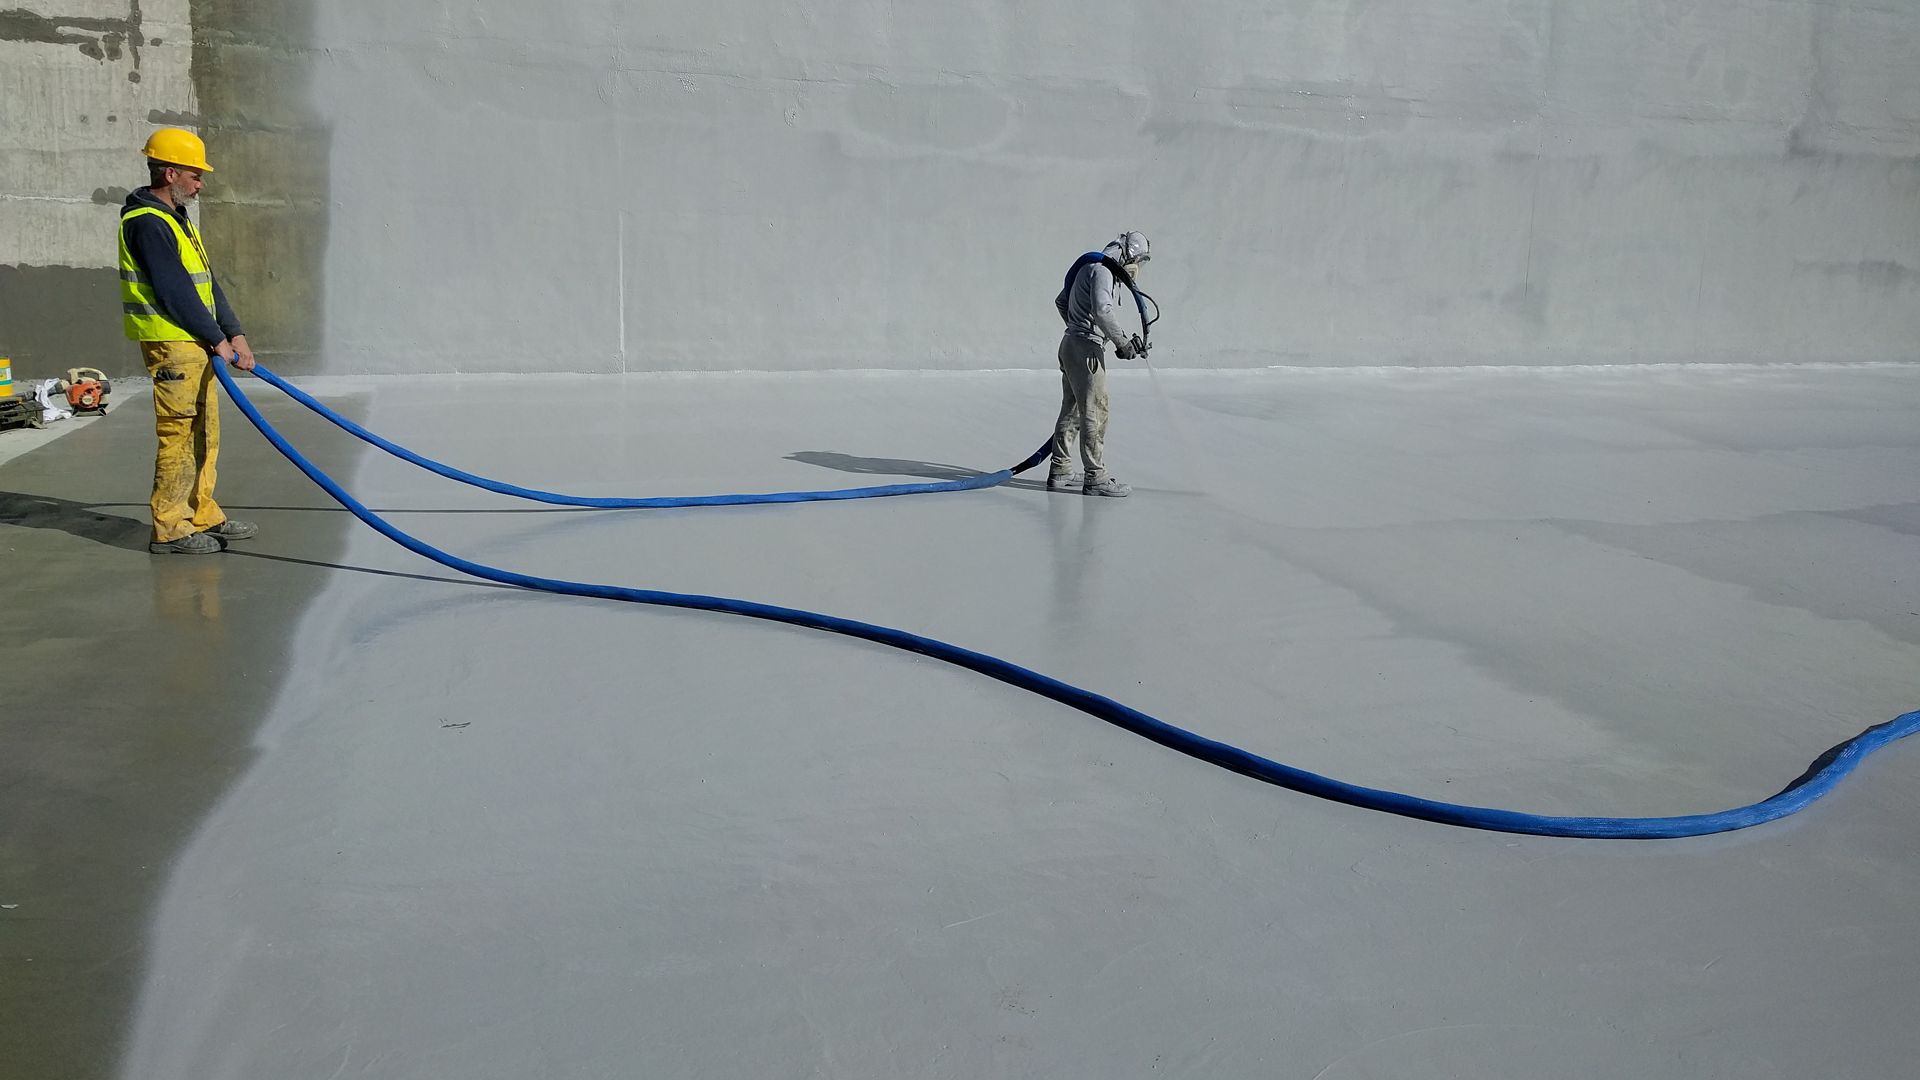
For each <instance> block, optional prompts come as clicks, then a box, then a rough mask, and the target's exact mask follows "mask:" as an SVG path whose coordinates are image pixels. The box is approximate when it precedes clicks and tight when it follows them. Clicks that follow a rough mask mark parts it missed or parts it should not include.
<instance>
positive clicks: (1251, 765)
mask: <svg viewBox="0 0 1920 1080" xmlns="http://www.w3.org/2000/svg"><path fill="white" fill-rule="evenodd" d="M213 366H214V370H215V372H216V373H217V374H218V375H219V378H220V383H221V385H222V386H224V387H226V390H227V393H228V394H229V395H231V396H232V398H233V401H234V404H235V405H237V406H239V408H240V411H241V412H242V413H244V414H246V417H247V419H248V420H250V421H252V422H253V426H254V427H256V428H258V429H259V430H260V434H262V435H264V436H266V438H267V441H268V442H271V443H272V444H273V445H274V447H275V448H276V449H278V450H279V451H280V452H281V453H282V454H285V455H286V457H287V460H289V461H291V462H293V464H294V465H295V466H296V467H297V468H299V470H300V471H301V472H303V473H305V474H307V478H308V479H310V480H312V481H313V482H314V483H316V484H318V485H320V487H321V489H322V490H324V491H325V492H326V493H327V494H328V495H331V496H333V498H334V500H335V501H336V502H338V503H339V504H340V505H341V506H343V507H345V508H346V509H347V510H348V511H349V512H351V513H352V514H353V516H355V517H357V518H359V519H360V520H361V521H364V522H366V523H367V524H368V525H369V526H371V527H372V528H373V529H374V530H375V531H376V532H378V533H380V534H381V535H382V536H385V537H386V538H387V539H389V540H392V541H393V542H394V543H396V544H399V545H400V546H401V547H403V548H406V549H407V550H408V551H411V552H413V553H415V554H416V555H420V556H423V557H425V558H428V559H431V560H433V561H434V562H437V563H439V564H440V565H442V566H445V567H448V568H450V569H453V570H458V571H460V572H461V573H463V574H468V575H471V576H473V577H477V578H481V579H483V580H486V581H494V582H499V583H501V584H503V585H515V586H519V587H521V588H526V589H535V590H539V591H542V592H551V593H559V594H562V595H565V596H585V597H591V598H594V599H599V600H621V601H625V602H628V603H635V604H654V605H659V606H664V607H678V608H692V609H695V610H699V611H717V612H723V613H726V614H730V615H742V616H746V617H748V618H753V619H766V620H769V621H772V622H781V623H789V624H791V625H794V626H804V627H809V628H812V629H815V630H825V631H828V632H829V633H835V634H844V635H846V636H848V637H855V638H861V639H864V640H866V641H872V642H877V643H878V644H881V645H890V646H893V647H894V648H897V649H904V650H906V651H908V652H914V653H919V654H921V655H923V656H930V657H933V658H934V659H936V660H944V661H946V662H947V663H949V664H954V665H956V666H958V667H963V668H966V669H968V670H969V671H977V672H979V673H980V674H982V675H986V676H988V677H989V678H993V679H998V680H999V681H1001V682H1004V683H1007V684H1008V685H1011V686H1017V687H1019V688H1020V689H1022V690H1027V691H1030V692H1032V693H1035V694H1038V695H1040V696H1041V697H1045V698H1050V699H1052V700H1054V701H1057V702H1060V703H1061V704H1063V705H1068V706H1071V707H1073V708H1075V709H1079V710H1080V711H1081V712H1084V713H1086V714H1088V715H1089V716H1093V717H1097V718H1098V719H1101V720H1105V721H1107V722H1108V723H1110V724H1114V725H1116V726H1118V727H1121V728H1125V729H1126V730H1128V731H1131V732H1133V733H1134V734H1136V735H1140V736H1142V737H1144V738H1147V739H1151V740H1153V741H1154V742H1157V743H1159V744H1161V745H1162V746H1166V747H1169V748H1171V749H1174V750H1178V751H1180V752H1181V753H1183V754H1188V755H1191V756H1193V757H1196V758H1199V759H1200V760H1201V761H1206V762H1210V763H1212V764H1214V765H1218V766H1220V767H1221V768H1223V769H1230V770H1232V771H1233V772H1237V773H1240V774H1242V775H1245V776H1250V777H1253V778H1254V779H1256V780H1264V781H1266V782H1267V783H1269V784H1275V785H1277V786H1279V787H1284V788H1288V789H1290V790H1293V791H1298V792H1302V793H1304V794H1307V795H1313V796H1316V797H1319V798H1323V799H1330V800H1332V801H1334V802H1340V803H1346V804H1348V805H1350V806H1357V807H1361V808H1364V809H1369V810H1379V811H1382V812H1385V813H1389V814H1398V815H1401V816H1403V817H1411V818H1419V819H1422V820H1425V821H1434V822H1439V823H1440V824H1443V825H1458V826H1462V827H1465V828H1471V829H1486V830H1489V831H1493V832H1508V833H1529V834H1533V835H1537V836H1565V837H1578V838H1590V839H1613V840H1650V839H1662V838H1671V837H1680V836H1701V835H1705V834H1708V833H1718V832H1730V831H1732V830H1735V829H1745V828H1750V827H1752V826H1754V825H1759V824H1762V823H1764V822H1768V821H1773V820H1775V819H1777V818H1782V817H1786V816H1787V815H1789V814H1793V813H1797V812H1798V811H1800V810H1803V809H1805V808H1806V807H1807V806H1809V805H1811V804H1812V803H1813V802H1814V801H1815V800H1817V799H1819V798H1820V797H1821V796H1823V795H1825V794H1826V793H1827V792H1829V791H1832V790H1833V789H1834V787H1835V786H1836V785H1838V784H1839V783H1840V781H1841V780H1843V779H1845V778H1846V776H1847V775H1848V774H1849V773H1851V772H1852V771H1853V770H1854V768H1855V767H1856V766H1858V765H1859V764H1860V762H1861V761H1862V760H1864V759H1865V758H1866V757H1867V755H1868V754H1871V753H1873V752H1874V751H1875V750H1878V749H1879V748H1880V747H1882V746H1885V745H1887V744H1888V743H1891V742H1893V741H1895V740H1896V739H1901V738H1905V737H1906V736H1908V735H1911V734H1913V733H1914V732H1915V731H1916V730H1920V711H1915V712H1910V713H1906V714H1904V715H1902V716H1899V717H1896V718H1895V719H1893V720H1890V721H1888V722H1886V723H1884V724H1879V725H1876V726H1874V727H1871V728H1868V729H1867V730H1866V731H1863V732H1861V733H1860V734H1858V735H1856V736H1854V737H1853V738H1851V739H1848V740H1847V741H1846V742H1844V743H1841V744H1840V745H1839V746H1836V747H1834V748H1833V749H1832V750H1830V751H1828V752H1827V753H1826V754H1824V755H1822V756H1821V758H1820V759H1819V760H1818V761H1816V762H1815V763H1814V767H1812V768H1809V769H1808V770H1807V771H1806V772H1805V773H1803V774H1802V775H1801V776H1800V777H1799V778H1798V779H1796V780H1795V781H1794V782H1793V783H1791V784H1789V785H1787V787H1786V789H1785V790H1783V791H1781V792H1780V793H1779V794H1777V795H1775V796H1773V797H1772V798H1769V799H1764V800H1762V801H1760V802H1757V803H1753V804H1751V805H1748V806H1740V807H1735V808H1734V809H1731V810H1722V811H1720V812H1718V813H1713V814H1688V815H1681V816H1677V817H1645V818H1627V817H1557V816H1550V815H1545V814H1526V813H1520V812H1518V811H1514V810H1496V809H1492V808H1489V807H1480V806H1462V805H1459V804H1456V803H1445V802H1436V801H1434V800H1432V799H1422V798H1418V797H1416V796H1413V795H1403V794H1400V793H1398V792H1393V791H1381V790H1378V789H1375V788H1367V787H1360V786H1359V785H1356V784H1349V783H1345V782H1344V781H1340V780H1335V779H1332V778H1331V777H1326V776H1321V775H1319V774H1317V773H1311V772H1308V771H1306V770H1304V769H1297V768H1294V767H1293V766H1291V765H1284V764H1282V763H1280V762H1278V761H1273V760H1271V759H1269V758H1264V757H1261V756H1260V755H1258V754H1254V753H1250V752H1248V751H1246V750H1242V749H1240V748H1238V747H1235V746H1229V745H1227V744H1226V743H1221V742H1215V741H1213V740H1212V739H1208V738H1205V737H1203V736H1200V735H1196V734H1194V733H1193V732H1191V731H1187V730H1184V729H1182V728H1177V727H1174V726H1173V725H1172V724H1169V723H1166V722H1165V721H1162V720H1158V719H1155V718H1154V717H1152V716H1148V715H1147V714H1146V713H1143V712H1141V711H1139V710H1138V709H1134V708H1130V707H1128V706H1126V705H1122V704H1121V703H1119V702H1117V701H1114V700H1113V699H1111V698H1107V697H1102V696H1101V695H1099V694H1095V693H1093V692H1091V691H1088V690H1082V689H1080V688H1079V687H1076V686H1069V685H1068V684H1066V683H1063V682H1061V681H1059V680H1058V679H1053V678H1049V677H1048V676H1045V675H1042V674H1040V673H1039V672H1036V671H1030V670H1028V669H1027V668H1023V667H1021V666H1019V665H1018V664H1014V663H1010V662H1008V661H1006V660H1001V659H999V658H997V657H993V656H988V655H987V654H985V653H980V652H975V651H973V650H972V649H965V648H962V647H960V646H958V645H949V644H947V643H946V642H943V641H936V640H934V639H933V638H927V637H921V636H920V635H918V634H912V633H908V632H907V631H905V630H895V629H892V628H890V627H885V626H876V625H874V624H872V623H864V622H857V621H855V620H852V619H842V618H838V617H835V616H832V615H823V614H819V613H817V612H812V611H802V610H799V609H797V608H787V607H776V606H774V605H771V604H759V603H754V602H753V601H751V600H735V599H730V598H728V597H724V596H701V595H698V594H693V593H672V592H659V591H656V590H652V589H630V588H624V587H622V586H618V585H594V584H589V583H586V582H580V581H563V580H559V579H556V578H543V577H534V576H531V575H528V574H517V573H514V572H512V571H510V570H501V569H499V568H497V567H492V566H486V565H484V564H481V563H476V562H472V561H470V560H467V559H463V558H460V557H459V556H457V555H451V554H448V553H447V552H444V551H441V550H440V549H438V548H436V547H434V546H432V545H431V544H428V543H426V542H425V541H423V540H420V539H418V538H416V537H414V536H412V535H410V534H408V533H406V532H403V531H401V530H400V529H399V528H397V527H396V526H394V525H393V524H392V523H391V522H389V521H387V520H386V519H385V518H383V517H381V516H380V515H378V514H376V513H374V512H373V511H372V510H369V509H367V507H366V506H365V505H363V504H362V503H361V502H360V501H359V500H357V499H355V498H354V497H353V496H352V495H349V494H348V493H347V492H346V490H345V489H344V488H342V487H341V486H340V485H339V484H338V483H337V482H336V481H335V480H334V479H333V478H332V477H330V476H328V475H327V474H326V473H324V472H321V471H320V469H319V468H318V467H317V466H315V465H314V464H313V462H311V461H309V460H307V458H306V456H305V455H303V454H301V453H300V451H298V450H296V449H294V447H293V445H292V444H291V443H289V442H288V441H287V439H286V437H285V436H284V435H282V434H281V433H280V432H279V431H278V430H277V429H276V428H274V426H273V425H272V424H269V423H268V422H267V420H266V418H265V417H263V416H261V415H260V411H259V409H258V408H256V407H255V406H254V404H253V402H252V401H251V400H250V399H248V397H247V396H246V394H244V393H242V392H241V390H240V388H239V386H237V385H236V384H235V383H234V381H233V376H232V375H230V374H228V372H227V369H226V365H224V364H219V363H216V364H214V365H213ZM254 370H255V373H256V374H258V375H259V376H260V377H261V378H263V379H265V380H266V381H268V382H270V383H272V384H273V385H275V386H278V387H280V388H281V389H283V390H286V391H287V392H289V393H291V394H293V395H294V397H295V398H296V399H298V400H300V401H301V403H302V404H305V405H307V406H308V407H309V408H312V409H314V410H315V411H317V412H319V413H320V414H321V415H323V416H326V417H327V418H328V419H330V420H332V421H333V422H334V423H336V424H340V425H341V426H342V427H345V428H347V430H349V431H355V433H356V434H360V435H361V437H362V438H365V439H367V441H369V442H372V443H373V444H374V445H376V446H380V447H382V448H383V449H387V450H390V451H392V452H394V453H396V454H399V455H400V456H402V457H406V458H407V459H408V460H410V461H414V462H415V463H416V464H422V463H424V462H425V461H426V459H424V458H419V457H418V456H417V455H412V454H410V453H408V452H406V451H404V450H402V449H401V448H399V447H397V446H394V445H393V444H391V443H388V442H386V441H385V440H384V439H379V438H378V436H374V435H373V434H372V433H371V432H364V433H363V432H362V430H361V429H358V428H357V425H353V424H352V422H351V421H348V420H346V419H345V418H343V417H340V416H338V415H337V414H334V413H333V411H332V410H331V409H328V408H327V407H326V406H325V405H323V404H321V403H320V402H318V401H316V400H314V399H313V398H311V397H309V396H308V395H306V394H303V393H300V392H298V391H297V390H295V389H294V388H292V387H291V386H289V385H288V384H286V383H285V382H284V381H283V380H281V379H280V378H279V377H278V376H275V375H273V374H272V373H271V372H269V371H267V370H266V369H265V368H260V367H256V368H255V369H254ZM1035 456H1036V459H1037V458H1038V456H1039V455H1035ZM426 467H429V468H433V466H432V465H428V466H426ZM442 470H445V471H442ZM434 471H436V472H441V475H454V474H458V475H454V478H455V479H463V480H466V481H467V482H469V483H478V484H479V485H480V486H482V487H488V488H489V489H490V490H495V491H504V492H505V493H507V494H522V497H525V498H541V497H543V496H544V498H543V501H560V500H564V499H566V498H567V497H566V496H553V495H551V494H550V493H546V492H528V491H527V490H526V489H520V488H513V487H512V485H506V484H500V485H495V484H494V482H493V481H489V480H485V479H483V478H481V477H474V476H470V475H469V474H466V473H460V472H459V470H456V469H450V468H447V467H446V466H439V467H438V468H435V470H434ZM989 475H1000V474H989ZM909 486H915V485H909ZM931 486H932V487H933V488H934V489H936V490H950V489H949V488H947V487H946V486H945V485H931ZM813 494H819V493H813ZM838 497H858V496H852V495H841V496H838ZM722 498H732V497H727V496H723V497H722ZM739 498H744V499H755V500H759V501H773V498H774V497H772V496H741V497H739ZM622 504H623V505H654V504H655V503H654V501H653V500H626V501H624V502H623V503H622ZM582 505H598V504H584V503H583V504H582ZM673 505H704V504H702V503H700V502H698V501H681V502H675V503H673Z"/></svg>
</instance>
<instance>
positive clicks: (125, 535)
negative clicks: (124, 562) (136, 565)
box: [0, 491, 152, 555]
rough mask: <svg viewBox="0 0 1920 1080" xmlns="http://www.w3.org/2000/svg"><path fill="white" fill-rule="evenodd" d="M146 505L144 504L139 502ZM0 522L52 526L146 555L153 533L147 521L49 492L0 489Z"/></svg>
mask: <svg viewBox="0 0 1920 1080" xmlns="http://www.w3.org/2000/svg"><path fill="white" fill-rule="evenodd" d="M141 505H142V508H143V509H144V508H145V504H141ZM0 525H18V526H20V527H22V528H27V529H53V530H56V531H58V532H63V533H68V534H70V535H73V536H77V537H79V538H80V539H82V540H91V541H93V542H94V543H96V544H105V545H107V546H108V547H117V548H123V549H125V550H127V551H137V552H140V553H141V554H143V555H144V554H146V551H147V541H148V539H149V538H150V534H151V532H152V529H151V527H150V526H149V524H148V523H147V521H146V520H144V519H142V520H139V521H135V520H133V519H132V518H124V517H119V516H116V515H114V514H102V513H100V512H99V511H97V510H95V509H93V508H92V507H91V506H89V505H88V504H86V503H77V502H74V501H72V500H71V499H56V498H54V497H53V496H51V495H28V494H26V493H25V492H20V491H0Z"/></svg>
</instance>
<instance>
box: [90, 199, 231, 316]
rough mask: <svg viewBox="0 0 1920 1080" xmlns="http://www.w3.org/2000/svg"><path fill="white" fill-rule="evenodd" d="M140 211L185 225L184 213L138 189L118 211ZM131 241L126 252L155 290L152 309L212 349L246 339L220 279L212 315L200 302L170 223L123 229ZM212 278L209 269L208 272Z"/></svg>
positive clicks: (141, 220) (147, 220) (153, 221)
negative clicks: (155, 212)
mask: <svg viewBox="0 0 1920 1080" xmlns="http://www.w3.org/2000/svg"><path fill="white" fill-rule="evenodd" d="M138 206H148V207H152V208H153V209H155V210H158V211H160V212H161V213H163V214H171V215H173V216H174V217H175V218H177V219H179V220H180V221H182V222H185V221H186V220H187V211H186V208H185V207H181V208H178V209H175V208H174V207H171V206H168V205H167V204H166V203H163V202H161V201H160V200H159V199H157V198H155V197H154V194H153V192H152V191H150V190H148V189H147V188H135V189H134V190H133V193H132V194H131V195H128V196H127V202H126V205H125V206H122V207H121V208H120V212H121V213H123V214H124V213H126V212H127V211H128V210H132V209H133V208H135V207H138ZM120 227H121V229H122V230H124V231H125V233H126V238H127V250H128V251H129V252H131V253H132V254H133V261H134V263H135V264H137V265H138V266H139V267H140V272H141V273H142V274H144V275H146V278H147V283H148V284H149V285H151V286H153V295H154V301H153V306H154V307H157V308H159V309H160V311H161V313H162V314H164V315H166V317H167V318H168V319H170V320H171V321H172V322H173V323H174V324H175V325H177V326H179V327H180V328H181V329H183V330H185V331H186V332H187V333H189V334H192V335H193V336H194V337H195V338H196V339H198V340H199V341H200V343H201V344H203V345H206V346H209V347H211V346H214V345H218V344H220V342H221V341H223V340H225V339H227V338H231V337H236V336H238V335H240V334H244V333H246V331H245V330H242V329H241V328H240V319H239V317H238V316H236V315H234V313H233V306H232V305H231V304H228V303H227V295H226V293H224V292H222V291H221V290H220V279H219V278H218V277H215V278H214V279H213V305H214V310H213V312H212V313H209V312H208V311H207V305H206V304H204V303H202V302H201V300H200V293H199V291H198V290H196V289H195V288H194V286H193V281H192V279H190V278H189V277H188V276H187V268H186V265H185V264H183V263H182V262H181V261H180V241H179V240H178V239H177V238H176V237H175V236H174V232H173V229H172V228H171V227H170V226H168V225H167V223H166V222H164V221H161V220H160V219H159V218H156V217H154V216H153V215H151V214H142V215H140V216H139V217H136V218H134V219H132V220H131V221H126V222H123V223H122V224H121V226H120ZM209 273H211V268H209Z"/></svg>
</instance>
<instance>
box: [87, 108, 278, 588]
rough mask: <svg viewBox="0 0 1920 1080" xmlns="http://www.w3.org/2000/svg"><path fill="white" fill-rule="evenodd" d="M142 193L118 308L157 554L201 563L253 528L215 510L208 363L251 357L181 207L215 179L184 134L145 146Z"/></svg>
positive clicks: (131, 224)
mask: <svg viewBox="0 0 1920 1080" xmlns="http://www.w3.org/2000/svg"><path fill="white" fill-rule="evenodd" d="M145 153H146V155H147V175H148V181H149V183H148V186H146V187H143V188H136V189H134V191H133V193H132V194H131V195H128V196H127V201H126V205H125V206H123V207H122V208H121V210H120V305H121V310H122V312H123V313H124V317H125V322H126V330H127V337H129V338H131V339H133V340H134V341H138V342H139V343H140V354H141V358H142V359H144V360H145V361H146V365H147V373H148V374H150V375H152V376H153V422H154V432H155V434H157V435H158V436H159V440H160V446H159V450H158V452H157V453H156V454H155V456H154V467H153V539H152V542H150V543H149V544H148V545H147V550H149V551H151V552H153V553H154V554H156V555H163V554H181V555H204V554H208V553H211V552H215V551H221V550H224V549H225V547H226V545H227V543H228V541H232V540H244V539H246V538H247V537H249V536H252V535H253V534H254V533H256V532H258V531H259V529H258V527H257V526H255V525H252V524H250V523H248V522H244V521H234V520H232V519H231V518H229V517H227V515H226V512H225V511H223V510H221V509H220V506H219V504H217V503H215V502H214V501H213V481H214V462H215V461H216V459H218V457H219V456H220V409H219V406H220V398H219V391H218V388H217V386H216V380H215V379H214V376H213V367H212V358H213V357H215V356H218V357H219V358H220V359H222V360H225V361H226V362H228V363H230V364H232V365H233V366H234V367H237V368H240V369H241V370H248V369H251V368H252V367H253V350H252V348H251V347H249V346H248V345H247V336H246V334H245V332H243V331H242V330H241V329H240V322H239V320H238V319H236V318H235V317H234V314H233V308H232V306H231V305H229V304H228V303H227V298H226V294H224V293H222V292H221V291H220V283H219V282H218V281H216V280H215V279H214V276H213V267H212V266H211V264H210V263H209V261H208V259H207V248H206V245H205V244H203V243H202V242H201V240H200V231H199V230H198V229H196V228H194V226H193V222H191V221H189V220H188V219H187V204H188V203H190V202H192V201H193V199H194V196H196V195H198V194H200V188H201V185H202V180H201V176H202V174H204V173H210V172H212V171H213V166H211V165H208V164H207V146H206V143H204V142H201V141H200V137H199V136H198V135H195V134H194V133H193V132H191V131H185V130H182V129H180V128H162V129H160V130H159V131H156V132H154V133H153V136H152V137H151V138H149V139H148V140H147V145H146V149H145Z"/></svg>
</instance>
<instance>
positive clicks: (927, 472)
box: [787, 450, 1046, 489]
mask: <svg viewBox="0 0 1920 1080" xmlns="http://www.w3.org/2000/svg"><path fill="white" fill-rule="evenodd" d="M787 460H788V461H798V462H800V463H801V464H803V465H818V466H820V467H821V468H823V469H835V470H838V471H840V472H849V473H865V474H868V475H873V476H918V477H922V478H924V479H927V480H944V481H953V480H971V479H973V478H974V477H976V476H985V475H986V473H985V472H983V471H981V470H979V469H969V468H966V467H964V466H960V465H942V464H940V463H939V462H936V461H913V460H910V459H907V458H873V457H855V456H854V455H852V454H841V453H837V452H835V451H832V450H802V451H800V452H798V453H794V454H788V455H787ZM1002 486H1004V487H1024V488H1039V489H1045V487H1046V484H1045V483H1043V482H1040V481H1035V480H1021V479H1019V478H1017V477H1016V478H1015V479H1012V480H1009V481H1007V482H1006V483H1005V484H1004V485H1002Z"/></svg>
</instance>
